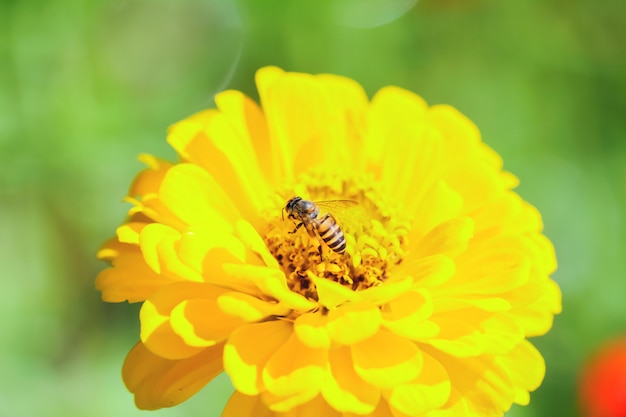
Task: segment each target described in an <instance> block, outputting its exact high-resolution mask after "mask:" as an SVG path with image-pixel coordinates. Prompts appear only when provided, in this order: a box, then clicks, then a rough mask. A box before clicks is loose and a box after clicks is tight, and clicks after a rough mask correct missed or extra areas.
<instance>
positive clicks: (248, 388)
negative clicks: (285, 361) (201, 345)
mask: <svg viewBox="0 0 626 417" xmlns="http://www.w3.org/2000/svg"><path fill="white" fill-rule="evenodd" d="M291 333H292V326H291V324H290V323H288V322H287V321H282V320H277V321H268V322H264V323H258V324H249V325H244V326H242V327H240V328H238V329H237V330H235V331H234V332H233V333H231V335H230V337H229V338H228V342H227V344H226V346H225V347H224V369H225V370H226V372H227V373H228V375H229V376H230V379H231V381H232V383H233V385H234V386H235V388H236V389H237V390H238V391H240V392H242V393H243V394H246V395H258V394H260V393H261V392H263V391H264V390H265V387H264V384H263V381H262V376H261V373H262V370H263V368H264V367H265V364H266V362H267V361H268V360H269V358H270V357H271V356H272V355H273V354H274V352H276V351H277V350H278V349H279V348H280V346H282V345H283V344H284V343H285V342H286V341H287V340H288V339H289V337H290V336H291Z"/></svg>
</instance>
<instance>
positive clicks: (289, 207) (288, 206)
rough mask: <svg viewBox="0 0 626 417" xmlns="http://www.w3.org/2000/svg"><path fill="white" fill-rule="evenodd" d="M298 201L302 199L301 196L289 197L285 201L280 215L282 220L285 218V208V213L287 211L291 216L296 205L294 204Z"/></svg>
mask: <svg viewBox="0 0 626 417" xmlns="http://www.w3.org/2000/svg"><path fill="white" fill-rule="evenodd" d="M299 201H302V197H298V196H295V197H291V198H290V199H289V201H287V204H286V205H285V207H283V211H282V213H281V217H282V219H283V220H285V210H287V213H289V216H291V215H292V213H293V211H294V209H295V207H296V204H298V202H299Z"/></svg>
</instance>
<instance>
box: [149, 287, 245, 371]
mask: <svg viewBox="0 0 626 417" xmlns="http://www.w3.org/2000/svg"><path fill="white" fill-rule="evenodd" d="M224 291H225V290H223V289H219V288H216V287H213V286H210V285H208V284H199V283H191V282H178V283H174V284H171V285H168V286H166V287H164V288H162V289H161V290H160V291H159V292H157V293H156V294H154V295H153V296H152V297H150V299H148V300H146V301H145V302H144V304H143V305H142V306H141V311H140V313H139V318H140V320H141V332H140V335H141V341H142V342H143V343H144V344H145V345H146V347H147V348H148V349H150V350H151V351H152V352H153V353H155V354H157V355H160V356H163V357H164V358H167V359H182V358H187V357H189V356H192V355H195V354H196V353H198V352H199V351H201V350H202V349H203V346H209V345H213V344H215V343H216V342H217V340H205V341H204V343H199V342H198V340H199V337H200V336H199V335H198V334H197V332H200V334H201V335H204V336H205V337H206V336H207V335H206V333H207V330H206V329H204V330H200V329H202V327H203V326H209V325H208V324H207V323H206V320H202V319H201V316H202V313H201V312H200V314H199V315H198V314H194V318H195V319H198V320H201V322H200V323H191V322H189V319H188V318H187V317H185V314H186V313H188V312H189V311H191V310H192V308H190V309H189V310H187V311H185V308H184V306H182V307H178V306H179V305H180V304H181V303H184V304H186V303H187V302H188V300H189V299H190V298H192V297H193V298H200V297H204V298H205V299H209V300H210V299H212V298H216V297H217V296H218V295H219V294H222V293H223V292H224ZM196 304H197V303H196V302H194V303H192V306H195V305H196ZM203 307H207V306H203ZM175 308H178V311H177V313H176V315H175V317H174V321H172V317H171V315H172V311H173V310H174V309H175ZM181 308H182V310H181ZM214 312H215V309H214ZM222 316H224V315H222ZM229 323H230V324H231V325H232V324H233V322H232V319H231V320H229ZM216 331H217V329H216ZM220 331H223V329H222V330H220ZM209 332H210V330H209ZM216 336H217V337H220V336H221V338H220V339H219V340H222V339H223V337H224V335H223V334H221V333H219V334H218V335H216ZM188 341H190V342H191V344H189V343H187V342H188Z"/></svg>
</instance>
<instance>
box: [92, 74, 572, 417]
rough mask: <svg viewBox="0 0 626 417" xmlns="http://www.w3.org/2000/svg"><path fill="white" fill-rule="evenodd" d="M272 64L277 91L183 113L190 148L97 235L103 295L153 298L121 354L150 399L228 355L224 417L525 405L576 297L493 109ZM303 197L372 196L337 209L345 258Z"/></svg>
mask: <svg viewBox="0 0 626 417" xmlns="http://www.w3.org/2000/svg"><path fill="white" fill-rule="evenodd" d="M256 81H257V85H258V89H259V94H260V98H261V106H258V105H257V104H255V102H254V101H252V100H251V99H249V98H248V97H246V96H245V95H244V94H242V93H241V92H238V91H226V92H223V93H221V94H219V95H218V96H217V97H216V103H217V109H211V110H206V111H203V112H201V113H198V114H196V115H194V116H192V117H190V118H188V119H185V120H183V121H181V122H179V123H177V124H175V125H174V126H172V128H171V129H170V131H169V134H168V142H169V143H170V145H171V146H172V147H174V149H175V150H176V151H177V152H178V154H179V156H180V162H178V163H171V162H167V161H164V160H161V159H157V158H155V157H152V156H142V158H141V159H142V160H143V161H144V162H145V163H146V165H147V168H146V169H145V170H144V171H142V172H140V173H139V175H138V176H137V178H136V179H135V181H134V182H133V184H132V186H131V187H130V191H129V194H128V198H127V200H128V201H129V202H131V203H132V208H131V209H130V212H129V217H128V219H127V221H126V222H125V223H124V224H122V225H121V226H120V227H119V228H118V229H117V236H116V237H115V238H113V239H112V240H110V241H109V242H107V243H106V244H105V245H104V247H103V248H102V249H101V250H100V252H99V256H100V257H101V258H102V259H105V260H107V261H109V262H110V263H111V264H112V267H111V268H109V269H106V270H104V271H103V272H102V273H101V274H100V275H99V276H98V278H97V282H96V286H97V288H98V289H99V290H100V291H101V292H102V297H103V299H104V300H105V301H108V302H122V301H128V302H143V305H142V308H141V313H140V320H141V334H140V339H141V341H140V342H139V343H138V344H137V345H136V346H135V347H134V349H132V351H131V352H130V353H129V355H128V358H127V359H126V362H125V364H124V369H123V378H124V381H125V383H126V385H127V387H128V389H129V390H130V391H131V392H132V393H134V395H135V402H136V404H137V406H138V407H139V408H142V409H156V408H160V407H169V406H173V405H175V404H178V403H180V402H182V401H184V400H186V399H187V398H189V397H190V396H192V395H193V394H194V393H195V392H197V391H198V390H199V389H201V388H202V387H203V386H204V385H205V384H206V383H208V382H209V381H211V379H213V378H214V377H215V376H216V375H218V374H219V373H220V372H222V371H226V373H227V374H228V375H229V376H230V379H231V381H232V383H233V385H234V387H235V393H234V394H233V396H232V398H231V399H230V401H229V403H228V405H227V406H226V408H225V410H224V413H223V416H225V417H242V416H243V417H245V416H255V417H259V416H260V417H269V416H316V417H317V416H325V417H332V416H378V417H383V416H394V417H403V416H431V417H443V416H454V417H461V416H480V417H487V416H501V415H502V414H503V412H504V411H505V410H507V409H509V407H510V406H511V405H512V404H513V403H517V404H526V403H528V401H529V392H530V391H533V390H534V389H536V388H537V387H538V386H539V384H540V383H541V381H542V379H543V376H544V372H545V364H544V361H543V358H542V357H541V355H540V354H539V352H538V351H537V350H536V349H535V348H534V347H533V345H532V344H531V343H530V342H529V341H528V340H527V338H529V337H532V336H538V335H542V334H544V333H546V332H547V331H548V330H549V328H550V327H551V325H552V320H553V315H554V314H556V313H558V312H559V311H560V308H561V307H560V304H561V300H560V291H559V289H558V287H557V285H556V284H555V283H554V282H553V281H552V280H551V279H550V278H549V275H550V274H551V273H552V272H553V271H554V270H555V268H556V260H555V255H554V250H553V247H552V244H551V243H550V241H549V240H548V239H547V238H546V237H545V236H544V235H543V234H542V233H541V232H542V227H543V226H542V221H541V217H540V215H539V213H538V211H537V210H536V209H535V208H533V207H532V206H531V205H529V204H528V203H526V202H525V201H523V200H522V199H521V198H520V197H519V196H518V195H517V194H516V193H515V192H513V191H512V189H513V188H514V187H515V186H516V185H517V183H518V181H517V179H516V178H515V177H514V176H513V175H511V174H509V173H507V172H505V171H503V170H502V161H501V159H500V157H499V156H498V155H497V154H496V153H495V152H494V151H493V150H492V149H490V148H489V147H488V146H486V145H485V144H484V143H482V141H481V138H480V135H479V132H478V129H477V128H476V126H475V125H474V124H472V122H470V121H469V120H468V119H467V118H466V117H464V116H463V115H461V114H460V113H459V112H458V111H457V110H455V109H454V108H452V107H449V106H443V105H439V106H430V107H429V106H428V105H427V104H426V103H425V102H424V100H422V99H421V98H420V97H418V96H417V95H415V94H413V93H411V92H408V91H406V90H403V89H400V88H396V87H387V88H383V89H382V90H380V91H379V92H378V93H377V94H376V95H375V96H374V97H373V98H372V99H371V100H369V99H368V98H367V96H366V94H365V93H364V91H363V89H362V88H361V86H360V85H358V84H357V83H356V82H354V81H352V80H350V79H347V78H343V77H339V76H334V75H317V76H313V75H308V74H301V73H288V72H284V71H282V70H280V69H278V68H275V67H268V68H263V69H261V70H259V71H258V73H257V78H256ZM294 196H300V197H301V198H303V199H304V200H307V201H313V202H316V201H328V200H349V201H353V202H356V203H358V204H353V205H352V206H351V207H337V208H336V210H335V209H334V208H332V207H331V208H330V209H328V213H330V214H331V215H332V216H333V219H334V221H331V222H330V223H331V224H326V226H328V227H330V226H333V224H334V223H336V225H337V227H339V230H341V231H342V232H339V231H338V230H337V229H336V228H334V227H333V228H332V231H331V232H332V234H333V236H334V237H333V239H342V240H345V244H346V248H345V253H341V251H340V250H337V251H335V250H332V249H331V247H333V245H334V242H330V245H327V244H326V243H324V240H325V239H326V238H325V239H322V238H321V237H320V236H319V235H317V234H316V233H315V230H316V228H317V226H319V225H318V224H317V223H315V221H314V220H317V222H318V223H319V222H320V221H321V219H326V217H325V214H324V213H326V209H325V208H324V207H325V206H324V205H321V204H320V205H319V206H318V207H319V208H320V213H319V215H318V216H317V217H315V216H313V217H315V218H314V219H312V218H308V217H305V216H298V215H293V214H294V213H293V212H290V210H286V211H285V206H286V203H287V201H288V200H289V199H290V198H292V197H294ZM338 205H341V204H338ZM290 213H291V214H292V216H291V217H292V218H288V216H287V215H288V214H290ZM296 214H298V213H296ZM300 214H301V213H300ZM303 217H304V218H303ZM303 220H306V221H307V223H306V224H305V226H306V227H301V228H299V230H296V231H295V232H294V229H295V228H296V226H297V225H298V224H299V223H301V222H302V221H303ZM307 229H308V230H307ZM326 237H328V236H326ZM331 240H332V239H331Z"/></svg>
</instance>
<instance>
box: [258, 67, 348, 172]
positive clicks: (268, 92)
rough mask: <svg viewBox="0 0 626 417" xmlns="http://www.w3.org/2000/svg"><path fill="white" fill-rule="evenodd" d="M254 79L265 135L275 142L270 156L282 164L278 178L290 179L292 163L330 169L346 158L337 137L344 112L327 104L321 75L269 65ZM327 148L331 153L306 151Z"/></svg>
mask: <svg viewBox="0 0 626 417" xmlns="http://www.w3.org/2000/svg"><path fill="white" fill-rule="evenodd" d="M256 80H257V85H258V88H259V95H260V97H261V103H262V105H263V109H264V111H265V114H266V117H267V125H268V128H269V132H270V136H271V138H272V140H273V141H275V143H276V147H275V148H274V149H273V150H272V152H273V158H272V159H273V160H274V161H276V163H277V164H279V166H280V167H281V168H282V169H281V170H282V171H283V178H282V180H283V181H286V182H287V183H289V182H291V181H292V180H293V179H294V178H295V174H296V171H295V169H296V167H297V169H298V171H303V170H306V169H307V168H308V167H311V166H322V167H324V168H325V169H328V170H331V171H335V170H336V169H337V167H343V166H346V164H349V163H350V162H351V153H350V152H349V150H348V148H347V146H346V142H345V139H344V138H343V137H342V136H341V135H342V133H343V130H344V129H343V127H344V126H345V115H344V114H343V113H342V111H341V107H339V108H337V107H335V105H334V104H333V97H332V95H331V94H329V90H328V89H327V87H326V86H325V85H324V82H323V81H324V79H322V80H319V79H317V78H316V77H314V76H312V75H308V74H300V73H284V72H281V71H280V70H277V69H276V68H271V67H270V68H264V69H261V70H259V71H258V72H257V77H256ZM329 147H332V149H333V152H310V149H314V148H315V149H327V148H329Z"/></svg>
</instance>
